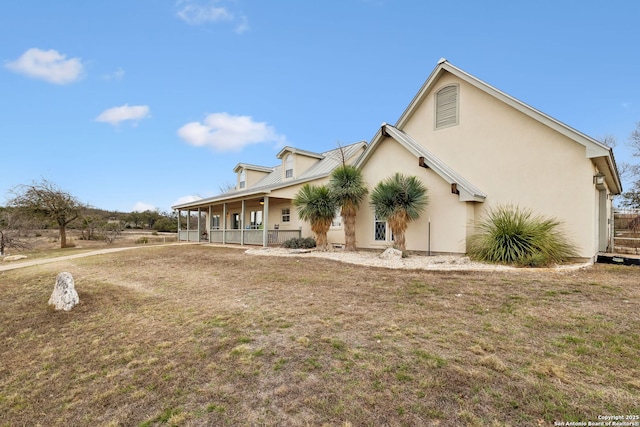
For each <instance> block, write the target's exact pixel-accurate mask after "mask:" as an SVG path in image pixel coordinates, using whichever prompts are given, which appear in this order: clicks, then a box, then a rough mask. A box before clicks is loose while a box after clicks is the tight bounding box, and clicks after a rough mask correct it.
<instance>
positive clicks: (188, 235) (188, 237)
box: [187, 209, 191, 242]
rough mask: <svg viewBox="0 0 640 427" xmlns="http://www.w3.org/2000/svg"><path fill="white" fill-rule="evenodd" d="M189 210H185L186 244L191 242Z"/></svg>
mask: <svg viewBox="0 0 640 427" xmlns="http://www.w3.org/2000/svg"><path fill="white" fill-rule="evenodd" d="M190 231H191V209H187V242H190V241H191V233H190Z"/></svg>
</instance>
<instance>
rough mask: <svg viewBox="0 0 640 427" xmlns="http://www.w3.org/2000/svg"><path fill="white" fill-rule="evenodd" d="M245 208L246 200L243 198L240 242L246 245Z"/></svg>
mask: <svg viewBox="0 0 640 427" xmlns="http://www.w3.org/2000/svg"><path fill="white" fill-rule="evenodd" d="M244 208H245V200H244V199H242V209H241V211H242V213H241V214H240V244H241V245H242V246H244Z"/></svg>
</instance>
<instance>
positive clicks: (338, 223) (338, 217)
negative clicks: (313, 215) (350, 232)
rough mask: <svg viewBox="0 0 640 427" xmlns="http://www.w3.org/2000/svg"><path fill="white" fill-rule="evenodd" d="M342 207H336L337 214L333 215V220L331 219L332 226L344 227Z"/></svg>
mask: <svg viewBox="0 0 640 427" xmlns="http://www.w3.org/2000/svg"><path fill="white" fill-rule="evenodd" d="M341 213H342V208H338V209H336V215H335V216H334V217H333V221H331V227H335V228H340V227H342V215H341Z"/></svg>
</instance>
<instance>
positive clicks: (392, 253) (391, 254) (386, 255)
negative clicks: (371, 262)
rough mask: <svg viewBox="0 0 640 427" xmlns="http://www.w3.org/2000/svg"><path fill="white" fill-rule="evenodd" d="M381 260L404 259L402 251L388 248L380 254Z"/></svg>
mask: <svg viewBox="0 0 640 427" xmlns="http://www.w3.org/2000/svg"><path fill="white" fill-rule="evenodd" d="M380 258H381V259H402V251H401V250H399V249H394V248H387V249H385V251H384V252H382V253H381V254H380Z"/></svg>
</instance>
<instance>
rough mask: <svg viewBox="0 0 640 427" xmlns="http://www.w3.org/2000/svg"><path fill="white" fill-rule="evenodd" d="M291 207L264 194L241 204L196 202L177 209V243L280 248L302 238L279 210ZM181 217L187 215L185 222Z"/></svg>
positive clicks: (244, 199)
mask: <svg viewBox="0 0 640 427" xmlns="http://www.w3.org/2000/svg"><path fill="white" fill-rule="evenodd" d="M290 203H291V201H290V200H288V199H278V198H274V197H269V196H268V195H267V194H260V195H254V196H251V197H247V198H243V199H240V200H237V199H236V200H234V199H229V200H215V199H212V200H209V201H198V202H195V203H194V204H193V206H187V207H180V208H178V209H177V213H178V240H179V241H185V242H208V243H220V244H236V245H259V246H263V247H267V246H279V245H282V244H283V243H284V242H285V241H287V240H289V239H292V238H299V237H301V235H302V231H301V229H300V228H299V227H298V228H293V227H291V226H290V219H289V218H286V217H284V214H283V212H286V209H281V206H290ZM288 209H290V208H288ZM183 214H186V220H185V215H183ZM194 214H195V215H194ZM289 215H290V212H289ZM194 216H195V221H194ZM283 220H284V222H283ZM194 222H195V224H194Z"/></svg>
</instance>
